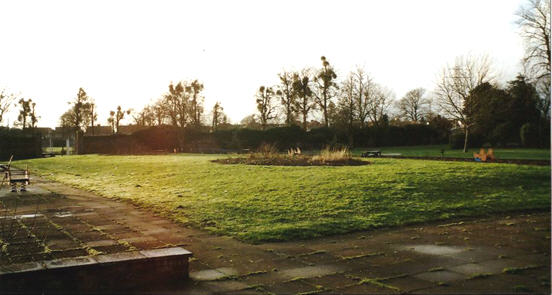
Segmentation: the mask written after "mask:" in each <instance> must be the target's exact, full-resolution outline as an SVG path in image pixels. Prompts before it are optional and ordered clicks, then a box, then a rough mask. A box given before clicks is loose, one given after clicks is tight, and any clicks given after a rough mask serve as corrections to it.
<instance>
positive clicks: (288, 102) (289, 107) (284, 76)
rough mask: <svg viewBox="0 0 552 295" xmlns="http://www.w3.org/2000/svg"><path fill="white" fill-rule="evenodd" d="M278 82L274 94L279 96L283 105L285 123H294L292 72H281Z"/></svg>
mask: <svg viewBox="0 0 552 295" xmlns="http://www.w3.org/2000/svg"><path fill="white" fill-rule="evenodd" d="M278 78H280V84H279V85H278V86H277V90H276V95H277V96H278V97H280V102H281V104H282V107H283V113H284V115H285V122H286V125H288V126H290V125H293V124H294V123H295V114H296V109H295V95H294V92H293V74H292V73H289V72H283V73H281V74H279V75H278Z"/></svg>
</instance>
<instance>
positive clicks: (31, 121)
mask: <svg viewBox="0 0 552 295" xmlns="http://www.w3.org/2000/svg"><path fill="white" fill-rule="evenodd" d="M19 105H20V106H21V110H20V111H19V115H18V116H17V121H18V122H19V125H21V127H22V128H23V129H26V128H34V127H36V122H37V121H38V118H37V117H36V112H35V107H36V103H34V102H33V100H32V99H27V100H25V99H23V98H22V99H20V100H19Z"/></svg>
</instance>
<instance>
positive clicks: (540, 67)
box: [516, 0, 551, 119]
mask: <svg viewBox="0 0 552 295" xmlns="http://www.w3.org/2000/svg"><path fill="white" fill-rule="evenodd" d="M516 15H517V16H518V20H517V23H518V25H519V27H520V28H521V36H522V37H523V38H524V39H525V57H524V59H523V61H524V64H525V70H526V74H525V75H526V76H527V77H531V78H532V80H534V82H535V83H536V84H537V88H538V89H539V91H540V92H541V93H542V101H541V105H540V106H539V107H540V109H541V112H542V113H543V115H544V116H545V118H547V119H548V118H550V68H551V48H550V41H551V40H550V1H548V0H544V1H542V0H529V1H528V4H527V5H526V6H522V7H520V9H519V10H518V12H517V13H516Z"/></svg>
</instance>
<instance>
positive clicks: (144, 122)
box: [132, 105, 155, 126]
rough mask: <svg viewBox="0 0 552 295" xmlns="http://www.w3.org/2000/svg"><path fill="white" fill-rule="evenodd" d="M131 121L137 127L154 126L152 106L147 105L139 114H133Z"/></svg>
mask: <svg viewBox="0 0 552 295" xmlns="http://www.w3.org/2000/svg"><path fill="white" fill-rule="evenodd" d="M132 119H133V120H134V124H136V125H138V126H154V124H155V114H154V112H153V110H152V106H150V105H147V106H145V107H144V108H143V109H142V110H141V111H140V112H138V113H134V114H133V115H132Z"/></svg>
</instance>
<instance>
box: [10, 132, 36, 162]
mask: <svg viewBox="0 0 552 295" xmlns="http://www.w3.org/2000/svg"><path fill="white" fill-rule="evenodd" d="M12 155H13V158H14V160H20V159H28V158H36V157H40V156H42V144H41V136H40V134H39V133H36V132H34V131H33V130H32V129H26V130H21V129H13V128H6V127H0V161H7V160H9V158H10V157H11V156H12Z"/></svg>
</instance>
